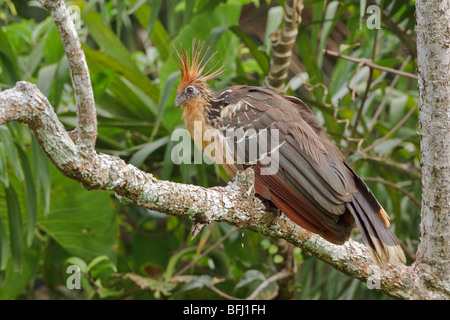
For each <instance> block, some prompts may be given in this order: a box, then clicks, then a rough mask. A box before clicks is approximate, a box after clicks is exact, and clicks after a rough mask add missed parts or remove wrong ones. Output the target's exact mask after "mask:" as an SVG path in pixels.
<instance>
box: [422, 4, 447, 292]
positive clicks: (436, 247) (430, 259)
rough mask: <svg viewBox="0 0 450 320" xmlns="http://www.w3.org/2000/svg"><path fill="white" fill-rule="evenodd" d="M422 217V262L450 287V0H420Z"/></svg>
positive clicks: (436, 282) (439, 282) (440, 283)
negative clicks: (449, 0)
mask: <svg viewBox="0 0 450 320" xmlns="http://www.w3.org/2000/svg"><path fill="white" fill-rule="evenodd" d="M416 16H417V22H416V32H417V58H418V60H417V63H418V73H419V82H418V87H419V124H420V136H421V155H422V158H421V164H422V173H423V175H422V176H423V178H422V217H421V224H420V244H419V247H418V250H417V260H416V268H417V271H419V270H420V271H421V273H422V274H429V275H434V276H433V277H429V278H428V281H429V284H430V285H432V286H435V287H442V288H443V289H444V288H446V290H444V291H447V292H448V291H449V288H450V276H449V274H450V243H449V241H450V2H448V1H439V0H418V1H417V2H416Z"/></svg>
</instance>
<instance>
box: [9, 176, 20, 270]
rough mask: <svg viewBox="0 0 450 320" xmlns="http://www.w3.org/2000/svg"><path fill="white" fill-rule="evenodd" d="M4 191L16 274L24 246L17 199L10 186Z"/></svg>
mask: <svg viewBox="0 0 450 320" xmlns="http://www.w3.org/2000/svg"><path fill="white" fill-rule="evenodd" d="M4 189H5V194H6V204H7V208H8V219H9V237H10V242H11V254H12V263H13V269H14V271H16V272H20V271H21V270H22V268H23V261H24V248H23V247H24V245H23V231H22V216H21V212H20V205H19V199H18V197H17V194H16V191H15V190H14V187H13V186H12V185H9V187H7V188H5V187H4Z"/></svg>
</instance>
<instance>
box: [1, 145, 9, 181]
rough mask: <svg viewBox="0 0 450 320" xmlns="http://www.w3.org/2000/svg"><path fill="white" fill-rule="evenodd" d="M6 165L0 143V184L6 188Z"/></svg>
mask: <svg viewBox="0 0 450 320" xmlns="http://www.w3.org/2000/svg"><path fill="white" fill-rule="evenodd" d="M7 169H8V165H7V163H6V152H5V147H4V146H3V143H0V182H1V183H2V184H3V185H4V186H6V187H8V186H9V179H8V172H7Z"/></svg>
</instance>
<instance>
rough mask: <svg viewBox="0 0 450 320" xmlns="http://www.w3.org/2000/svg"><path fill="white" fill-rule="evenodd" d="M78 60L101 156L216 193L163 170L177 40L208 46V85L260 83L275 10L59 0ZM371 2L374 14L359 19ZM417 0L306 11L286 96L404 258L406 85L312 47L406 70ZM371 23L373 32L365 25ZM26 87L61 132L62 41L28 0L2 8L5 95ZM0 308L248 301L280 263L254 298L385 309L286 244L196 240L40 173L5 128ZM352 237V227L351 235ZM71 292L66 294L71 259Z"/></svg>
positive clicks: (216, 171)
mask: <svg viewBox="0 0 450 320" xmlns="http://www.w3.org/2000/svg"><path fill="white" fill-rule="evenodd" d="M66 4H67V6H70V7H69V9H70V11H71V12H72V13H73V17H74V19H75V25H76V27H77V30H78V34H79V37H80V39H81V41H82V45H83V49H84V52H85V54H86V59H87V62H88V66H89V70H90V73H91V79H92V85H93V89H94V94H95V101H96V106H97V114H98V132H99V135H98V140H97V151H98V152H103V153H108V154H112V155H117V156H120V157H121V158H123V159H124V160H126V161H127V162H128V163H131V164H133V165H135V166H137V167H139V168H141V169H142V170H145V171H147V172H151V173H152V174H154V175H155V176H156V177H158V178H160V179H166V180H172V181H177V182H183V183H189V184H196V185H201V186H205V187H212V186H216V185H226V183H227V181H228V178H227V177H226V176H225V173H224V172H223V171H222V169H220V168H219V167H217V166H214V165H207V164H201V165H194V164H181V165H174V164H173V163H172V161H170V153H171V150H172V148H173V146H174V144H175V143H176V141H175V142H172V141H171V139H170V137H171V133H172V132H173V130H174V129H176V128H178V127H182V126H183V121H182V118H181V112H182V111H181V110H180V109H179V108H174V105H173V102H174V98H175V90H176V86H177V85H178V83H179V81H180V78H179V75H180V74H179V71H178V68H177V64H176V62H175V61H174V59H173V58H172V57H171V56H170V53H171V52H173V46H175V47H177V48H178V47H179V45H180V43H182V44H183V46H184V47H185V48H189V47H190V45H191V41H192V39H193V38H196V39H199V40H203V41H206V44H207V45H208V46H209V47H210V48H211V49H212V50H213V51H217V52H218V54H217V55H216V56H215V57H214V59H213V60H212V61H211V62H210V65H211V66H213V65H214V64H215V63H217V62H218V61H219V60H221V62H220V63H222V64H224V65H225V73H224V74H223V75H222V76H221V77H220V78H219V79H216V80H214V81H212V82H211V83H210V85H211V86H212V88H213V89H215V90H220V89H223V88H225V87H226V86H229V85H235V84H251V85H261V84H262V81H263V80H264V78H265V76H266V75H267V73H268V69H269V64H270V55H271V48H270V41H269V35H270V34H271V33H272V32H273V31H274V30H276V29H277V28H280V27H281V24H282V19H283V7H284V1H265V0H229V1H225V0H223V1H219V0H212V1H198V0H173V1H172V0H170V1H162V0H125V1H119V0H115V1H106V0H93V1H74V2H70V1H66ZM373 4H375V5H377V7H378V8H380V15H379V16H374V15H373V14H372V13H371V12H369V13H367V12H366V7H368V6H369V5H373ZM414 9H415V8H414V1H409V0H407V1H404V0H394V1H350V0H349V1H343V0H341V1H323V0H310V1H305V2H304V10H303V14H302V17H303V21H302V23H301V24H300V25H299V35H298V37H297V42H296V46H295V47H294V54H293V58H292V64H291V67H290V73H289V79H288V81H289V82H288V89H287V93H288V94H290V95H295V96H297V97H299V98H301V99H303V100H304V101H305V102H306V103H307V104H308V105H309V106H310V107H311V109H312V110H313V112H314V113H315V114H316V115H317V116H318V118H319V119H320V121H321V122H322V123H323V124H324V126H325V127H326V128H327V131H328V133H329V135H330V137H331V138H332V139H333V141H334V142H335V143H336V144H337V145H338V146H339V147H340V148H341V149H342V151H343V152H344V153H345V154H346V156H347V157H348V160H349V162H350V163H351V165H352V166H353V168H354V169H355V170H356V172H357V173H358V174H359V175H360V176H361V177H363V178H364V179H365V180H366V181H367V183H368V185H369V186H370V187H371V188H372V190H373V192H374V193H375V195H376V196H377V198H378V199H379V201H380V202H381V204H382V205H383V206H384V207H385V209H386V211H387V212H388V213H389V214H390V216H391V217H392V228H393V230H394V231H395V233H396V234H397V236H398V237H399V238H400V239H401V240H402V243H403V245H404V249H405V251H406V253H407V256H408V261H409V263H411V261H413V259H414V252H415V251H416V246H417V239H418V225H419V221H420V196H421V184H420V164H419V161H420V160H419V156H420V147H419V137H418V135H417V133H416V131H417V121H416V118H417V112H418V111H417V83H416V80H414V79H411V78H408V77H404V76H398V75H396V74H394V73H387V72H384V71H380V70H375V69H372V71H371V70H370V69H369V68H367V67H364V66H362V65H359V64H358V63H355V62H351V61H347V60H345V59H342V58H336V57H333V56H330V55H327V54H324V53H323V49H325V48H326V49H329V50H332V51H335V52H341V53H342V54H344V55H348V56H352V57H355V58H364V59H371V60H373V62H374V63H375V64H377V65H380V66H385V67H389V68H394V69H398V70H403V71H405V72H408V73H413V74H415V73H416V52H415V35H414V23H415V21H414ZM371 19H379V20H377V21H379V22H380V26H381V28H379V29H377V28H371V26H372V24H371V22H373V20H371ZM20 80H24V81H29V82H32V83H35V84H36V85H37V86H38V87H39V89H40V90H41V91H42V92H43V93H44V94H45V95H46V96H47V97H48V98H49V101H50V103H51V104H52V105H53V107H54V108H55V110H56V112H57V114H58V116H59V119H60V120H61V122H62V123H63V124H64V125H65V126H66V128H67V129H68V130H70V129H72V128H74V126H75V123H76V116H75V100H74V96H73V88H72V85H71V79H70V74H69V69H68V64H67V60H66V57H65V56H64V50H63V48H62V45H61V41H60V38H59V34H58V32H57V29H56V27H55V25H54V23H53V20H52V19H51V17H50V16H49V14H48V12H47V11H46V10H45V9H43V8H42V6H41V5H40V4H39V3H38V2H37V1H24V0H17V1H13V0H0V89H1V90H5V89H8V88H11V87H13V86H14V85H15V83H16V82H17V81H20ZM0 183H1V185H2V186H1V187H0V299H224V298H226V297H227V296H232V297H236V298H246V297H248V296H249V295H250V294H252V292H254V290H255V289H256V288H257V287H258V285H260V284H261V283H262V282H263V281H264V280H266V279H268V278H269V277H271V276H273V275H274V274H277V273H278V272H280V270H282V269H283V268H286V266H290V267H291V268H292V270H294V271H295V272H293V274H292V276H291V277H289V278H287V279H284V280H283V281H281V282H278V283H272V284H271V285H270V286H268V287H266V288H265V289H264V290H263V291H262V292H261V293H260V294H259V295H258V298H262V299H387V297H386V296H385V295H383V294H381V293H379V292H377V291H376V290H370V289H368V288H367V286H366V284H365V283H362V282H360V281H358V280H355V279H351V278H349V277H347V276H345V275H343V274H341V273H340V272H338V271H336V270H334V269H333V268H332V267H330V266H328V265H326V264H324V263H322V262H321V261H319V260H317V259H316V258H314V257H311V256H309V255H308V254H307V253H305V252H302V251H301V250H300V249H299V248H296V249H293V248H292V247H290V246H289V245H287V244H286V243H285V242H283V241H276V240H273V239H270V238H265V237H263V236H261V235H259V234H256V233H253V232H250V231H246V230H238V229H235V228H233V227H232V226H229V225H225V224H219V223H212V224H211V225H208V226H207V227H205V228H204V229H203V230H202V232H201V233H200V234H199V235H198V236H197V237H196V238H195V239H194V240H191V238H190V236H189V231H190V228H191V225H192V222H191V221H190V220H189V219H188V218H186V217H182V218H179V217H173V216H167V215H164V214H161V213H157V212H151V211H149V210H146V209H144V208H141V207H138V206H136V205H134V204H131V203H122V202H120V201H119V200H118V199H117V198H116V197H115V196H114V194H111V193H107V192H102V191H86V190H85V189H83V188H82V187H81V186H80V185H79V184H78V183H76V182H74V181H71V180H69V179H67V178H66V177H64V176H63V175H62V174H61V173H59V171H58V170H57V169H56V168H55V167H54V166H53V164H51V163H50V161H49V160H48V159H47V157H46V155H45V154H44V153H43V151H42V150H41V149H40V146H39V145H38V143H37V142H36V140H35V139H34V137H33V136H32V135H31V133H30V130H29V129H28V128H27V127H26V126H25V125H22V124H19V123H9V124H7V125H4V126H1V127H0ZM352 237H353V238H354V239H356V240H360V235H359V234H358V232H357V231H355V233H354V234H353V235H352ZM72 264H75V265H78V266H79V267H80V270H81V278H80V279H81V288H82V289H68V287H67V285H66V284H67V283H66V281H67V279H68V277H69V276H71V273H67V267H68V266H69V265H72Z"/></svg>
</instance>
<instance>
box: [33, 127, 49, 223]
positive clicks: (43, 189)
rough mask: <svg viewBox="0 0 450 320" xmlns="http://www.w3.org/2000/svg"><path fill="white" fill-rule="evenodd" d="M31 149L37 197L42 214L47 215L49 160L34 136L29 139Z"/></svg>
mask: <svg viewBox="0 0 450 320" xmlns="http://www.w3.org/2000/svg"><path fill="white" fill-rule="evenodd" d="M31 147H32V149H33V166H34V172H35V175H36V178H35V181H36V187H37V191H38V193H39V196H40V198H41V199H42V203H43V207H44V214H45V215H47V214H48V212H49V211H50V190H51V179H50V165H49V160H48V158H47V156H46V155H45V153H44V151H43V150H42V148H41V146H40V145H39V143H38V142H37V141H36V138H35V137H34V136H33V137H32V139H31Z"/></svg>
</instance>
